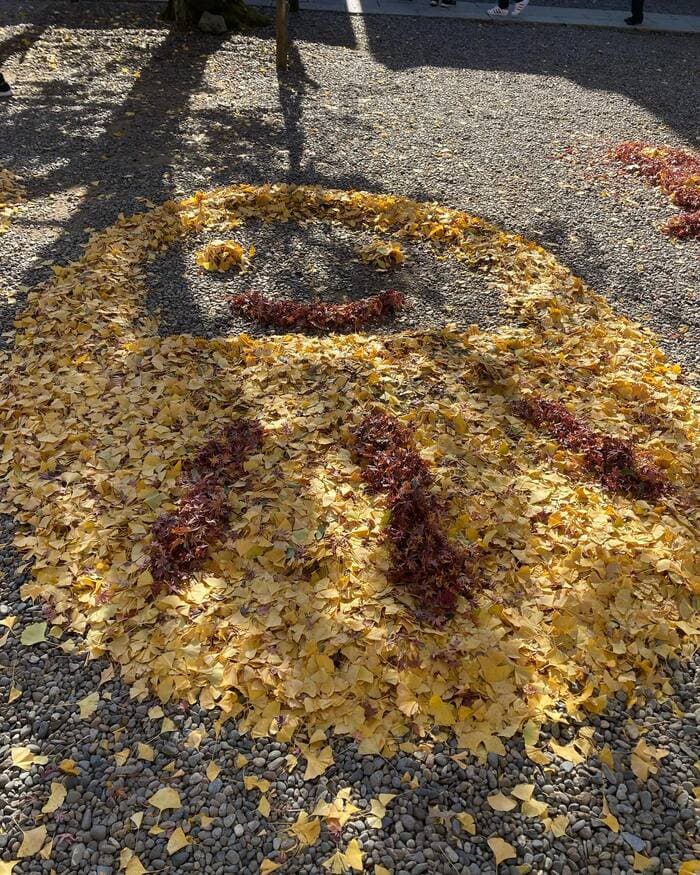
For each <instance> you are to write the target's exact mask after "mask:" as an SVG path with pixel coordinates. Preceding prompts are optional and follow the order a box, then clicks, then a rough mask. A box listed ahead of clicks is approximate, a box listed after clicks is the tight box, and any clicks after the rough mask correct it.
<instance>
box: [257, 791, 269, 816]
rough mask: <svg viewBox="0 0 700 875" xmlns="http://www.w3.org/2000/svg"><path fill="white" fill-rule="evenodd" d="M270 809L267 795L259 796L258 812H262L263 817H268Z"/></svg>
mask: <svg viewBox="0 0 700 875" xmlns="http://www.w3.org/2000/svg"><path fill="white" fill-rule="evenodd" d="M270 810H271V808H270V800H269V799H268V798H267V796H261V797H260V802H258V811H259V812H260V814H262V816H263V817H269V816H270Z"/></svg>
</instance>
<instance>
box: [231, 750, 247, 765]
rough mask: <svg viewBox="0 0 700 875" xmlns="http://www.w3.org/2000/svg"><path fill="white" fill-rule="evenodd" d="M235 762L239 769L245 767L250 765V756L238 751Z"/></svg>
mask: <svg viewBox="0 0 700 875" xmlns="http://www.w3.org/2000/svg"><path fill="white" fill-rule="evenodd" d="M233 764H234V766H235V767H236V768H237V769H244V768H245V767H246V766H247V765H248V757H247V756H246V755H245V754H243V753H238V754H236V759H235V760H234V761H233Z"/></svg>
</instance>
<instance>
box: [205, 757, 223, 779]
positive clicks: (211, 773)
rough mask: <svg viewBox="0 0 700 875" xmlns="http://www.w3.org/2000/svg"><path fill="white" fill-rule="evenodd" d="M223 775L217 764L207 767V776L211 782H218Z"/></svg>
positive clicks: (211, 763)
mask: <svg viewBox="0 0 700 875" xmlns="http://www.w3.org/2000/svg"><path fill="white" fill-rule="evenodd" d="M220 773H221V768H220V767H219V766H218V765H217V763H215V762H213V761H212V762H210V763H209V765H208V766H207V771H206V776H207V778H208V779H209V780H210V781H216V779H217V778H218V777H219V774H220Z"/></svg>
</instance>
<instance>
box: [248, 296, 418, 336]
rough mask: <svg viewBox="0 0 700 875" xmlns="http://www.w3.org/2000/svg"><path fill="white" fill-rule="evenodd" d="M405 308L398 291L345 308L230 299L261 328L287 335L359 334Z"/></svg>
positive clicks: (257, 298)
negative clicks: (317, 332) (304, 332)
mask: <svg viewBox="0 0 700 875" xmlns="http://www.w3.org/2000/svg"><path fill="white" fill-rule="evenodd" d="M404 306H405V298H404V296H403V295H402V294H401V292H395V291H387V292H380V294H378V295H369V296H368V297H366V298H360V300H358V301H350V302H348V303H346V304H325V303H323V302H315V303H311V304H304V303H300V302H299V301H293V300H289V299H286V300H285V299H282V300H278V299H274V298H269V297H266V296H265V295H262V294H260V293H259V292H246V293H245V294H242V295H235V296H234V297H233V298H231V307H232V309H233V310H236V311H237V312H239V313H242V314H243V315H244V316H247V317H248V318H249V319H253V320H254V321H256V322H259V323H260V325H269V326H272V327H273V328H277V329H280V330H287V331H288V330H290V329H294V330H297V331H299V330H307V331H312V330H315V329H323V330H324V331H359V330H361V329H363V328H367V327H368V326H370V325H373V324H377V323H379V322H382V321H384V320H385V319H387V318H390V317H391V316H393V315H394V314H395V313H398V311H399V310H402V309H403V308H404Z"/></svg>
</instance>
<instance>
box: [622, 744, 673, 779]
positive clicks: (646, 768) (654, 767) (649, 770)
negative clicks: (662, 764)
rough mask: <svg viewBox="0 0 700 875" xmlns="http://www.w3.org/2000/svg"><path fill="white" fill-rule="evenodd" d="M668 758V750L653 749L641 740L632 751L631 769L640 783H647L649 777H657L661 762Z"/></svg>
mask: <svg viewBox="0 0 700 875" xmlns="http://www.w3.org/2000/svg"><path fill="white" fill-rule="evenodd" d="M665 756H668V751H667V750H662V749H661V748H656V747H651V746H650V745H648V744H647V743H646V742H645V741H644V739H643V738H640V739H639V741H638V742H637V745H636V747H635V748H634V750H633V751H632V756H631V768H632V771H633V772H634V774H635V775H636V777H637V778H638V779H639V780H640V781H646V780H647V779H648V778H649V775H655V774H656V772H658V770H659V761H660V760H662V759H663V758H664V757H665Z"/></svg>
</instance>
